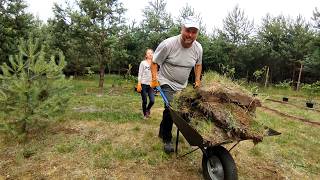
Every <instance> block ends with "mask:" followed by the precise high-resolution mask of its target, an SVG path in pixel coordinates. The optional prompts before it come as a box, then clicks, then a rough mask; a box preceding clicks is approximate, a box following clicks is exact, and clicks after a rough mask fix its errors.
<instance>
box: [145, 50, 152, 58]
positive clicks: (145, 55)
mask: <svg viewBox="0 0 320 180" xmlns="http://www.w3.org/2000/svg"><path fill="white" fill-rule="evenodd" d="M149 50H150V51H152V52H153V49H151V48H148V49H146V51H145V53H144V59H147V52H148V51H149Z"/></svg>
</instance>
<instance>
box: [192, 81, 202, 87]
mask: <svg viewBox="0 0 320 180" xmlns="http://www.w3.org/2000/svg"><path fill="white" fill-rule="evenodd" d="M200 86H201V81H196V82H195V83H194V84H193V88H195V89H196V88H199V87H200Z"/></svg>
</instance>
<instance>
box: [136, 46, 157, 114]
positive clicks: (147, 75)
mask: <svg viewBox="0 0 320 180" xmlns="http://www.w3.org/2000/svg"><path fill="white" fill-rule="evenodd" d="M144 58H145V59H144V60H143V61H141V63H140V66H139V74H138V85H137V91H138V92H141V98H142V111H143V119H146V118H148V117H150V109H151V107H152V106H153V104H154V92H153V89H152V88H151V87H150V83H151V69H150V66H151V63H152V58H153V50H152V49H147V50H146V53H145V57H144ZM147 96H149V104H148V102H147V101H148V100H147Z"/></svg>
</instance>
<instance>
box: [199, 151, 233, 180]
mask: <svg viewBox="0 0 320 180" xmlns="http://www.w3.org/2000/svg"><path fill="white" fill-rule="evenodd" d="M205 151H206V153H203V157H202V171H203V172H202V173H203V177H204V179H207V180H211V179H214V180H237V179H238V173H237V167H236V163H235V162H234V159H233V158H232V156H231V154H230V153H229V151H228V150H226V149H225V148H224V147H222V146H214V147H208V148H207V149H206V150H205ZM210 161H211V163H210Z"/></svg>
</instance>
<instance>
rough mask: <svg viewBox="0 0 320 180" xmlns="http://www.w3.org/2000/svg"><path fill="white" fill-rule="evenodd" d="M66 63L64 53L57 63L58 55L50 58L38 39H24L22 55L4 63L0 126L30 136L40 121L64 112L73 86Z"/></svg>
mask: <svg viewBox="0 0 320 180" xmlns="http://www.w3.org/2000/svg"><path fill="white" fill-rule="evenodd" d="M65 65H66V63H65V60H64V56H63V54H62V53H59V61H58V62H57V63H56V59H55V57H54V56H51V59H50V60H46V53H45V52H44V51H43V48H42V46H40V44H39V40H38V39H34V38H29V39H28V40H27V41H24V40H23V39H21V40H20V44H19V54H18V55H15V56H10V58H9V64H6V63H4V64H3V65H1V66H0V67H1V70H2V74H0V113H1V114H2V115H3V118H1V114H0V129H2V130H5V131H6V132H9V133H10V134H13V135H19V136H20V135H26V134H27V133H28V130H30V129H31V128H35V127H38V126H37V125H39V123H40V122H44V120H49V119H50V118H51V117H53V116H54V115H57V114H58V113H62V112H63V110H64V109H65V107H66V105H67V102H68V100H69V96H68V92H69V90H70V89H71V85H70V80H67V79H66V78H65V76H64V74H63V72H62V70H63V68H64V67H65Z"/></svg>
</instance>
